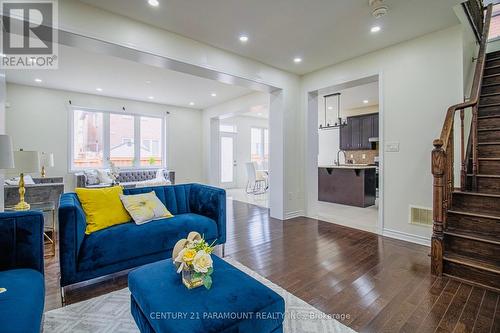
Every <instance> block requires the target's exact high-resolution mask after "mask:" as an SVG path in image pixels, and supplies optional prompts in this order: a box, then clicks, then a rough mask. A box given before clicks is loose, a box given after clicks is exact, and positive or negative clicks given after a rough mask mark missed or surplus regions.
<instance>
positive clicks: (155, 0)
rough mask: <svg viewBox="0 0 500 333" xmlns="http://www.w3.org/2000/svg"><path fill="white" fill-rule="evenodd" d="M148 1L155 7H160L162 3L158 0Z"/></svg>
mask: <svg viewBox="0 0 500 333" xmlns="http://www.w3.org/2000/svg"><path fill="white" fill-rule="evenodd" d="M148 3H149V5H150V6H153V7H158V6H159V5H160V2H159V1H158V0H148Z"/></svg>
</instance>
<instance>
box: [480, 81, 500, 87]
mask: <svg viewBox="0 0 500 333" xmlns="http://www.w3.org/2000/svg"><path fill="white" fill-rule="evenodd" d="M498 85H500V82H498V83H486V84H483V85H482V86H481V87H483V88H484V87H494V86H498Z"/></svg>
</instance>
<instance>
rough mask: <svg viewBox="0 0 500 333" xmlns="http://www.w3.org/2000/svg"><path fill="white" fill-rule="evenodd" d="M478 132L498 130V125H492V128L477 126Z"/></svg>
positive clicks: (499, 129)
mask: <svg viewBox="0 0 500 333" xmlns="http://www.w3.org/2000/svg"><path fill="white" fill-rule="evenodd" d="M477 131H478V132H491V131H500V127H492V128H478V129H477Z"/></svg>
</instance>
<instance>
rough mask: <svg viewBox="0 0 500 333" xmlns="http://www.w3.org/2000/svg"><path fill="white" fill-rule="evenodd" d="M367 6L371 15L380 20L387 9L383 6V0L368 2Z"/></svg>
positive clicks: (369, 0) (370, 0)
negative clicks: (370, 9) (370, 10)
mask: <svg viewBox="0 0 500 333" xmlns="http://www.w3.org/2000/svg"><path fill="white" fill-rule="evenodd" d="M368 4H369V5H370V7H372V15H373V17H375V18H381V17H382V16H385V15H387V12H388V11H389V7H387V6H386V5H385V4H384V0H368Z"/></svg>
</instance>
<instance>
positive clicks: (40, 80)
mask: <svg viewBox="0 0 500 333" xmlns="http://www.w3.org/2000/svg"><path fill="white" fill-rule="evenodd" d="M35 82H36V83H42V82H43V81H42V79H38V78H37V79H35Z"/></svg>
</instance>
